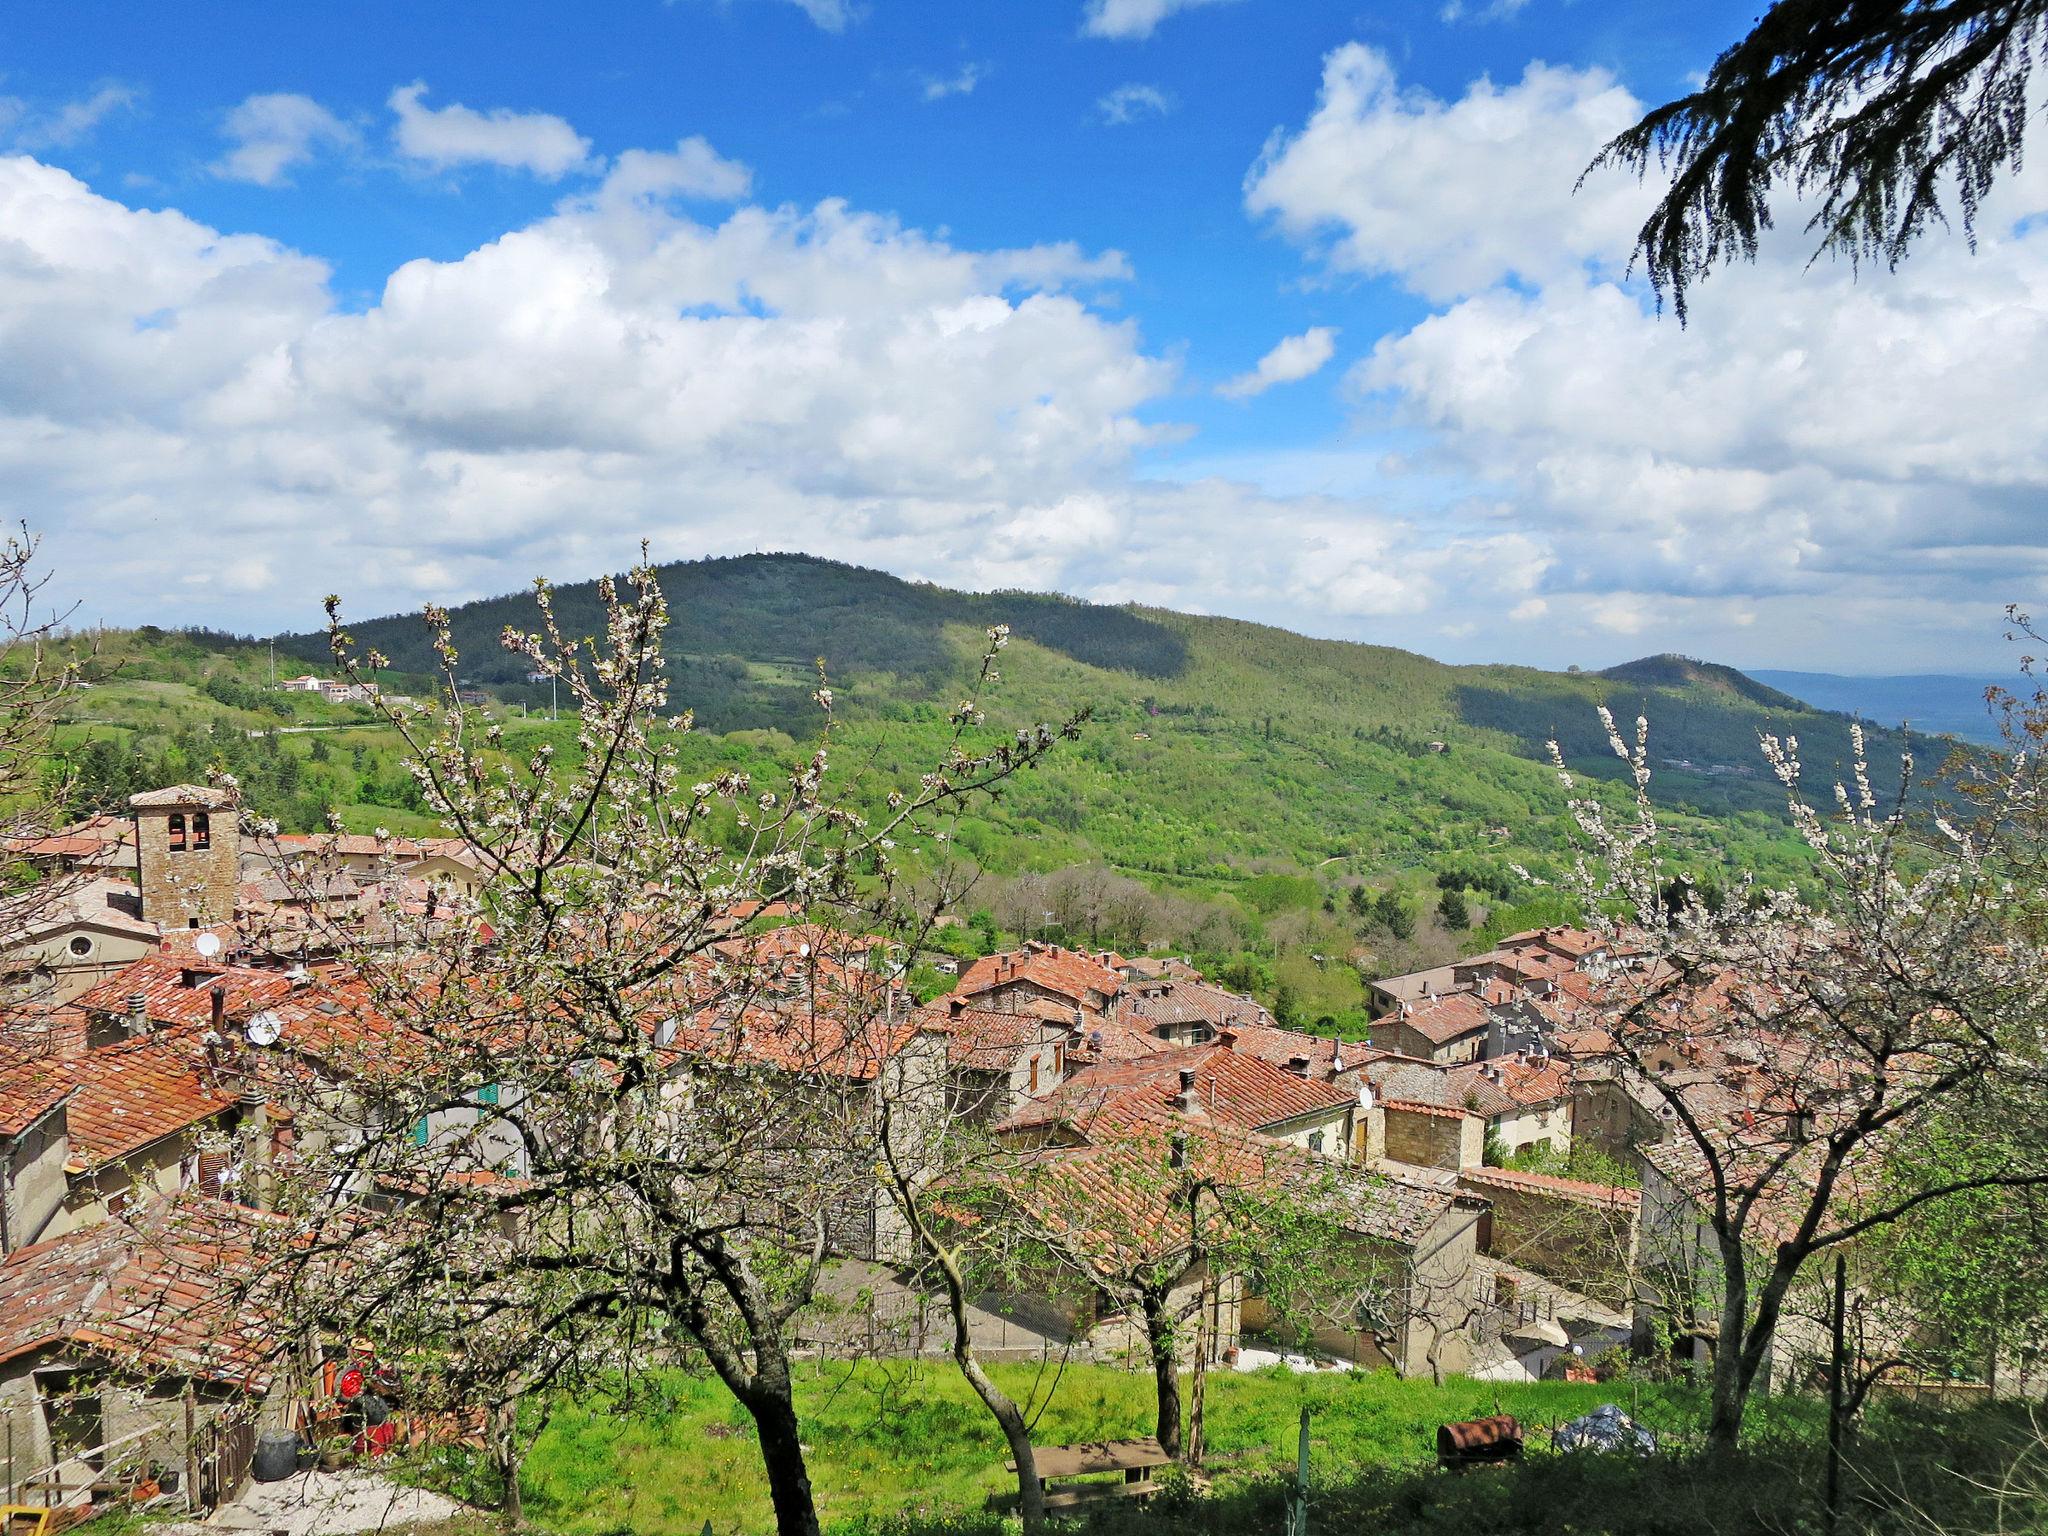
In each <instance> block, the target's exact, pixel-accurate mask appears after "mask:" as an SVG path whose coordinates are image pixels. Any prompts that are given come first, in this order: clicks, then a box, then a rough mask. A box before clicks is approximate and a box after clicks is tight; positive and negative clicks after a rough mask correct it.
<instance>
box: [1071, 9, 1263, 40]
mask: <svg viewBox="0 0 2048 1536" xmlns="http://www.w3.org/2000/svg"><path fill="white" fill-rule="evenodd" d="M1228 3H1229V0H1088V7H1087V10H1086V11H1085V12H1083V14H1082V17H1081V31H1082V32H1083V33H1084V34H1086V35H1087V36H1089V37H1136V38H1143V37H1150V36H1151V35H1152V33H1153V31H1154V29H1156V28H1157V27H1158V25H1159V23H1160V22H1162V21H1164V20H1166V18H1167V17H1169V16H1171V15H1173V14H1174V13H1175V12H1176V11H1191V10H1193V9H1194V8H1195V7H1196V6H1198V5H1224V4H1228Z"/></svg>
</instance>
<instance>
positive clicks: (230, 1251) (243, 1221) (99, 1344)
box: [0, 1195, 283, 1391]
mask: <svg viewBox="0 0 2048 1536" xmlns="http://www.w3.org/2000/svg"><path fill="white" fill-rule="evenodd" d="M273 1219H274V1218H267V1217H264V1216H262V1215H260V1214H259V1213H257V1212H255V1211H251V1210H248V1209H246V1208H245V1207H242V1206H238V1205H230V1204H228V1203H227V1202H226V1201H221V1200H213V1199H206V1198H202V1197H200V1196H196V1195H181V1196H178V1197H177V1198H175V1199H171V1200H165V1201H160V1202H158V1203H157V1204H156V1205H154V1206H151V1207H149V1208H148V1209H147V1210H145V1211H144V1212H143V1213H142V1215H141V1217H140V1218H139V1219H138V1220H137V1222H136V1223H135V1224H134V1225H133V1226H130V1225H129V1224H128V1223H126V1222H123V1221H105V1222H101V1223H100V1224H99V1225H97V1226H93V1227H84V1228H81V1229H79V1230H78V1231H75V1232H69V1233H66V1234H65V1235H64V1236H62V1237H57V1238H52V1239H50V1240H48V1241H47V1242H41V1243H34V1244H31V1245H30V1246H28V1247H26V1248H20V1249H17V1250H15V1252H13V1253H11V1254H9V1255H8V1256H7V1258H6V1259H5V1260H4V1261H0V1361H5V1360H10V1359H13V1358H14V1357H16V1356H18V1355H22V1354H25V1353H27V1352H28V1351H30V1350H34V1349H40V1348H43V1347H45V1346H47V1345H51V1344H58V1343H63V1342H66V1341H69V1342H71V1343H72V1344H74V1345H82V1346H84V1347H86V1348H89V1349H93V1350H96V1351H99V1352H101V1353H103V1354H106V1355H110V1356H112V1357H113V1358H115V1359H117V1360H133V1361H138V1362H141V1363H143V1364H146V1365H148V1366H150V1367H153V1368H156V1369H159V1370H168V1371H171V1372H174V1373H176V1374H178V1375H183V1376H190V1377H195V1378H198V1379H201V1380H208V1381H219V1382H223V1383H226V1384H229V1385H232V1386H238V1387H242V1388H245V1389H247V1390H250V1391H262V1390H263V1389H264V1388H265V1387H267V1385H268V1383H269V1375H270V1369H269V1368H270V1362H271V1361H272V1360H274V1359H275V1358H276V1356H277V1354H278V1352H279V1350H280V1349H282V1348H283V1341H282V1340H279V1339H277V1338H275V1337H273V1336H272V1335H270V1334H269V1333H268V1332H267V1331H266V1330H265V1328H264V1326H263V1322H262V1318H263V1312H264V1309H263V1308H262V1307H261V1306H260V1305H259V1304H256V1303H254V1302H252V1301H250V1300H249V1299H248V1297H247V1295H246V1293H245V1287H246V1286H247V1285H248V1284H249V1283H250V1282H251V1281H252V1280H253V1279H254V1277H255V1275H256V1273H257V1269H258V1262H259V1261H258V1257H257V1255H258V1251H259V1248H260V1246H261V1244H260V1241H259V1237H258V1234H259V1232H260V1231H261V1229H262V1227H263V1226H264V1224H265V1223H266V1222H268V1221H270V1220H273Z"/></svg>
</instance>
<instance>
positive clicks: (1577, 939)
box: [1499, 927, 1607, 959]
mask: <svg viewBox="0 0 2048 1536" xmlns="http://www.w3.org/2000/svg"><path fill="white" fill-rule="evenodd" d="M1529 945H1540V946H1542V947H1543V948H1545V949H1548V950H1553V951H1555V952H1556V953H1558V954H1560V955H1569V956H1571V957H1572V958H1573V959H1578V958H1579V957H1581V956H1584V955H1590V954H1592V953H1593V952H1594V951H1595V950H1599V949H1605V948H1606V947H1607V941H1606V940H1605V939H1603V938H1601V937H1600V935H1599V934H1597V933H1588V932H1587V931H1586V930H1585V929H1583V928H1565V927H1558V928H1530V929H1526V930H1524V931H1523V932H1521V933H1511V934H1509V935H1508V936H1507V937H1506V938H1504V939H1502V940H1501V941H1500V946H1499V947H1500V948H1502V949H1508V948H1515V947H1523V946H1529Z"/></svg>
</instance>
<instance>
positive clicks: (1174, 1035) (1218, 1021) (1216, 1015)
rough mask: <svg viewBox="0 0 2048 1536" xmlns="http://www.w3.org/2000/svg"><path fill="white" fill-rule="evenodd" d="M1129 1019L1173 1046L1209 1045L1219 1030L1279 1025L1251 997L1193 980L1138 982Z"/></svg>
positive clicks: (1127, 1006) (1128, 1001)
mask: <svg viewBox="0 0 2048 1536" xmlns="http://www.w3.org/2000/svg"><path fill="white" fill-rule="evenodd" d="M1123 1020H1124V1022H1125V1023H1127V1024H1129V1025H1131V1026H1132V1027H1133V1028H1137V1029H1144V1030H1148V1031H1150V1032H1151V1033H1152V1034H1154V1035H1156V1036H1158V1037H1159V1038H1160V1039H1161V1040H1164V1041H1166V1042H1167V1043H1169V1044H1171V1045H1206V1044H1208V1043H1209V1042H1210V1041H1211V1040H1214V1039H1215V1038H1216V1036H1217V1034H1218V1032H1219V1031H1222V1030H1226V1029H1236V1028H1240V1027H1242V1026H1263V1027H1266V1028H1273V1027H1275V1020H1274V1018H1273V1016H1272V1015H1271V1014H1270V1013H1268V1012H1266V1010H1265V1009H1264V1008H1262V1007H1260V1006H1259V1005H1258V1003H1256V1002H1255V1001H1253V1000H1252V999H1251V998H1249V997H1240V996H1239V995H1238V994H1237V993H1235V992H1227V991H1225V990H1224V989H1223V988H1221V987H1217V986H1211V985H1210V984H1209V983H1208V982H1205V981H1198V980H1194V979H1192V978H1188V977H1173V978H1163V979H1160V980H1156V981H1139V982H1133V983H1132V984H1131V986H1130V988H1129V990H1128V991H1127V993H1126V994H1125V1000H1124V1010H1123Z"/></svg>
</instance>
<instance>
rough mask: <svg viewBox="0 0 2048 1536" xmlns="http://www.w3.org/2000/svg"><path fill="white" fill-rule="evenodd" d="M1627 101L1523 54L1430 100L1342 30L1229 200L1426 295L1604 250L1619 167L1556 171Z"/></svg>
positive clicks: (1608, 128)
mask: <svg viewBox="0 0 2048 1536" xmlns="http://www.w3.org/2000/svg"><path fill="white" fill-rule="evenodd" d="M1639 115H1640V104H1639V103H1638V102H1637V101H1636V100H1635V98H1633V97H1632V96H1630V95H1629V93H1628V92H1627V91H1626V90H1624V89H1622V88H1621V86H1619V85H1617V84H1616V83H1615V82H1614V81H1613V79H1612V78H1611V77H1609V76H1608V75H1607V74H1606V73H1605V72H1604V71H1601V70H1585V71H1580V70H1571V69H1559V68H1556V67H1553V66H1551V65H1548V64H1542V63H1536V64H1531V65H1530V66H1529V67H1528V68H1527V69H1526V70H1525V71H1524V72H1523V75H1522V78H1521V79H1520V80H1519V81H1518V82H1516V83H1515V84H1513V85H1510V86H1506V87H1501V86H1496V85H1494V84H1493V83H1492V82H1491V81H1490V80H1487V79H1484V78H1482V79H1480V80H1478V81H1476V82H1475V83H1474V84H1473V85H1472V87H1471V88H1470V89H1469V90H1468V91H1467V92H1466V93H1465V94H1464V95H1463V96H1462V97H1460V98H1459V99H1458V100H1457V101H1455V102H1445V101H1442V100H1440V99H1438V98H1437V97H1434V96H1431V95H1428V94H1427V93H1424V92H1419V91H1416V90H1413V89H1409V90H1403V89H1401V87H1400V84H1399V82H1398V80H1397V78H1396V76H1395V71H1394V66H1393V64H1392V62H1391V61H1389V60H1388V58H1387V56H1386V55H1385V54H1383V53H1381V52H1379V51H1378V50H1377V49H1374V48H1368V47H1365V46H1364V45H1363V44H1359V43H1351V44H1347V45H1346V46H1344V47H1342V48H1339V49H1337V50H1336V51H1335V52H1334V53H1332V54H1331V55H1330V56H1329V58H1328V59H1327V60H1325V61H1324V65H1323V84H1322V93H1321V96H1320V98H1319V99H1318V101H1317V103H1316V109H1315V112H1314V113H1313V114H1312V115H1311V116H1310V118H1309V120H1308V122H1307V124H1306V125H1305V126H1304V127H1303V128H1302V129H1301V130H1300V131H1299V132H1297V133H1295V134H1292V135H1287V134H1276V135H1275V136H1274V138H1273V140H1272V142H1270V143H1269V144H1268V145H1267V146H1266V150H1265V153H1264V154H1263V155H1262V156H1261V157H1260V159H1259V161H1258V163H1257V164H1256V165H1255V166H1254V167H1253V168H1252V171H1251V174H1250V176H1248V177H1247V178H1246V182H1245V205H1246V207H1247V208H1248V209H1250V211H1251V212H1252V213H1254V214H1256V215H1262V216H1269V217H1271V218H1272V219H1273V220H1274V221H1275V222H1276V223H1277V224H1278V225H1279V226H1280V228H1281V229H1282V230H1283V231H1284V232H1285V233H1287V234H1289V235H1291V236H1293V237H1294V238H1295V239H1297V240H1299V241H1302V242H1303V243H1305V244H1308V245H1310V246H1311V247H1313V248H1314V249H1316V250H1317V251H1318V252H1319V254H1320V255H1321V256H1322V257H1323V259H1325V260H1326V261H1328V262H1329V263H1330V264H1331V265H1332V266H1333V267H1335V268H1338V269H1339V270H1343V271H1349V272H1361V273H1367V274H1371V275H1391V276H1395V277H1398V278H1400V279H1401V280H1402V281H1403V282H1404V283H1406V284H1407V285H1408V286H1409V287H1411V288H1413V289H1415V290H1416V291H1417V292H1419V293H1421V294H1423V295H1424V296H1425V297H1427V298H1432V299H1447V298H1454V297H1456V296H1457V295H1459V294H1461V293H1469V292H1471V291H1473V290H1474V289H1478V288H1484V287H1486V286H1487V285H1489V284H1491V283H1494V282H1498V281H1500V280H1501V279H1503V278H1506V277H1510V276H1515V277H1520V278H1523V279H1526V280H1532V281H1542V280H1543V279H1545V278H1548V277H1553V276H1556V275H1558V274H1560V273H1567V272H1575V271H1577V270H1578V268H1579V266H1580V264H1581V263H1582V262H1584V261H1586V260H1588V259H1594V260H1602V261H1606V262H1610V263H1612V264H1614V265H1616V266H1619V265H1620V264H1621V263H1623V262H1625V261H1626V260H1627V258H1628V251H1629V244H1630V237H1631V236H1632V235H1633V234H1634V232H1635V230H1636V227H1637V225H1638V224H1639V223H1640V222H1641V215H1642V214H1643V212H1644V211H1645V210H1646V205H1647V199H1646V197H1645V196H1644V194H1643V193H1642V191H1641V189H1640V188H1638V187H1637V186H1636V185H1635V183H1633V182H1631V181H1628V180H1627V179H1626V178H1620V177H1603V178H1600V179H1598V180H1596V181H1595V182H1593V183H1591V184H1589V185H1588V186H1587V188H1586V189H1585V190H1584V191H1582V192H1580V193H1579V194H1578V195H1577V196H1573V195H1572V186H1573V183H1574V182H1575V181H1576V180H1577V178H1578V174H1579V172H1580V170H1581V169H1583V168H1584V166H1585V164H1586V161H1587V160H1588V159H1590V158H1591V157H1592V155H1593V153H1594V152H1595V151H1596V150H1597V149H1598V148H1599V147H1600V146H1601V145H1602V144H1603V143H1605V142H1606V141H1607V140H1608V139H1609V138H1611V137H1613V136H1614V135H1615V134H1616V133H1618V132H1620V131H1621V130H1622V129H1623V128H1626V127H1627V126H1628V125H1629V124H1631V123H1632V122H1634V121H1635V119H1636V118H1637V116H1639Z"/></svg>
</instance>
